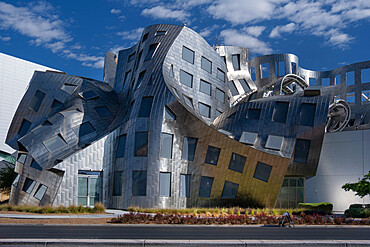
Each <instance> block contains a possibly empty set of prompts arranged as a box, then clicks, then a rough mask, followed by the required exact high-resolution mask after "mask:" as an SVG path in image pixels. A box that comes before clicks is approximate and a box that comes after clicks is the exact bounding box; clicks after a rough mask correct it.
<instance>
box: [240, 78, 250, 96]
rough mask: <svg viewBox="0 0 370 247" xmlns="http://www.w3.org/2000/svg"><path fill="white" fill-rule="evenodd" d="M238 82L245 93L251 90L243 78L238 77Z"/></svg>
mask: <svg viewBox="0 0 370 247" xmlns="http://www.w3.org/2000/svg"><path fill="white" fill-rule="evenodd" d="M239 82H240V84H241V85H242V87H243V89H244V92H245V93H249V92H250V91H251V89H250V88H249V86H248V83H247V81H246V80H245V79H239Z"/></svg>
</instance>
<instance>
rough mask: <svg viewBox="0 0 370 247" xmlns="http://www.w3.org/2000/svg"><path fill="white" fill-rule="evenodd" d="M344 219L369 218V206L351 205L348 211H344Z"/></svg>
mask: <svg viewBox="0 0 370 247" xmlns="http://www.w3.org/2000/svg"><path fill="white" fill-rule="evenodd" d="M344 215H345V216H346V217H354V218H369V217H370V204H351V205H350V206H349V209H347V210H346V211H344Z"/></svg>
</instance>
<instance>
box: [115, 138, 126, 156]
mask: <svg viewBox="0 0 370 247" xmlns="http://www.w3.org/2000/svg"><path fill="white" fill-rule="evenodd" d="M125 149H126V135H121V136H120V137H119V138H118V145H117V151H116V158H123V157H125Z"/></svg>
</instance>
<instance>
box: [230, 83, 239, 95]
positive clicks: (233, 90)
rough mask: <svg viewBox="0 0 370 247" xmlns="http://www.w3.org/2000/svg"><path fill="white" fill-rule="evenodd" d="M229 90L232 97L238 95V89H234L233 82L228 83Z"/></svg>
mask: <svg viewBox="0 0 370 247" xmlns="http://www.w3.org/2000/svg"><path fill="white" fill-rule="evenodd" d="M229 89H230V92H231V95H232V96H235V95H238V94H239V92H238V89H236V86H235V84H234V81H229Z"/></svg>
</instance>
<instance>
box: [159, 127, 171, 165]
mask: <svg viewBox="0 0 370 247" xmlns="http://www.w3.org/2000/svg"><path fill="white" fill-rule="evenodd" d="M172 143H173V135H172V134H167V133H162V138H161V157H162V158H169V159H172Z"/></svg>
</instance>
